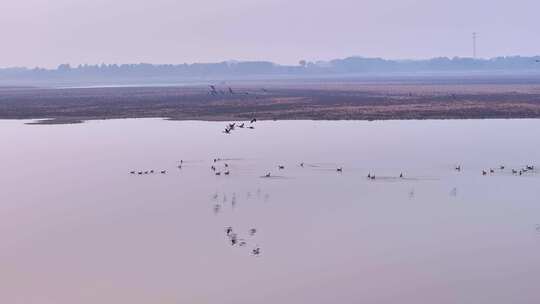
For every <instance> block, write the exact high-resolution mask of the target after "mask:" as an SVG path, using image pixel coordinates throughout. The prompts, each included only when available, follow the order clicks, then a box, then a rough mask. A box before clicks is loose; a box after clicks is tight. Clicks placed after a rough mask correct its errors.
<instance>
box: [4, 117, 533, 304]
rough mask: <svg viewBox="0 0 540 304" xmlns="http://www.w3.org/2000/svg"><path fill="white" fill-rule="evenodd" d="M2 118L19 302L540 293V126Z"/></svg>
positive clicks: (13, 290) (392, 299)
mask: <svg viewBox="0 0 540 304" xmlns="http://www.w3.org/2000/svg"><path fill="white" fill-rule="evenodd" d="M0 124H1V126H0V138H1V140H3V142H4V145H3V149H2V152H1V153H2V160H3V166H4V168H3V169H4V171H6V172H10V174H4V175H0V184H2V185H3V189H2V191H0V202H1V204H0V239H2V240H3V241H2V243H1V244H0V261H2V262H1V263H2V274H0V279H1V280H2V282H4V284H5V286H7V288H4V289H3V290H2V292H1V293H0V301H1V302H2V303H4V302H5V303H31V302H39V303H45V302H50V299H54V300H55V301H54V302H55V303H59V304H64V303H66V304H67V303H81V304H90V303H95V302H107V301H114V302H118V303H137V304H138V303H150V302H155V301H156V299H159V300H162V301H163V302H171V303H173V302H174V303H194V302H197V303H263V304H265V303H281V302H285V303H292V302H294V303H328V302H330V301H332V300H335V297H336V295H339V298H340V300H342V301H343V302H344V303H358V302H366V303H383V304H386V303H388V304H390V303H398V302H404V303H405V302H406V303H418V302H430V303H449V302H460V303H483V302H490V303H494V304H503V303H506V302H505V300H507V299H512V300H514V302H516V303H518V302H520V303H536V302H539V301H540V298H539V296H536V293H530V292H525V293H523V292H522V291H523V288H524V287H523V286H530V288H531V290H533V288H534V286H533V285H530V284H531V283H530V282H535V278H537V277H538V276H540V261H539V260H538V250H540V247H539V246H540V244H539V243H538V239H537V238H536V235H535V234H533V235H532V236H531V227H533V228H534V229H535V232H538V233H540V224H537V223H538V215H539V214H540V205H539V204H538V197H540V189H539V187H538V182H539V181H540V176H539V174H538V171H537V168H536V165H537V164H538V163H539V161H540V146H539V145H538V144H535V143H531V142H530V140H529V136H528V135H527V134H530V130H539V129H540V121H528V120H508V121H507V120H504V121H502V120H501V121H458V122H456V121H441V122H433V121H422V122H414V121H411V122H391V121H389V122H307V121H306V122H257V124H258V126H257V129H255V130H253V131H249V132H243V131H241V130H237V129H235V130H234V131H233V132H232V133H233V134H231V135H226V134H222V133H221V132H220V131H221V127H222V123H207V122H204V123H203V122H167V121H160V120H121V121H104V122H91V123H88V124H82V125H76V126H51V127H36V126H24V125H23V124H22V123H19V122H14V121H12V122H2V121H0ZM238 129H239V128H238ZM493 130H499V131H498V132H496V134H494V132H493ZM463 134H468V136H466V137H464V136H462V135H463ZM522 134H525V135H527V136H525V135H522ZM179 138H180V139H181V140H179ZM261 138H264V140H261ZM299 139H302V140H299ZM501 141H503V142H505V143H506V144H505V145H501V144H500V143H501ZM403 142H407V143H408V144H407V145H403V144H402V143H403ZM141 143H143V144H144V145H145V146H148V147H159V148H158V149H150V150H148V149H147V150H145V149H140V145H141ZM360 143H361V144H360ZM426 143H429V144H426ZM104 146H107V147H109V148H108V149H107V150H103V147H104ZM517 146H519V147H527V148H521V149H515V147H517ZM456 147H457V148H456ZM529 147H530V148H529ZM458 148H459V149H458ZM179 156H181V160H180V161H178V159H179V158H180V157H179ZM218 156H219V158H218ZM29 164H31V165H29ZM279 166H283V168H282V169H280V168H279ZM503 166H504V168H503ZM73 168H78V169H79V170H73ZM340 168H343V169H342V170H341V171H342V172H340V173H339V174H337V172H339V171H338V169H340ZM490 169H493V172H491V170H490ZM482 170H485V171H486V176H483V175H482V174H481V172H482ZM161 171H166V174H160V172H161ZM227 171H228V172H229V175H226V174H225V172H227ZM50 172H54V174H50ZM218 172H219V173H220V175H218V176H215V173H218ZM520 172H521V175H520ZM139 173H140V174H139ZM267 173H270V176H269V177H265V176H266V174H267ZM368 176H369V178H367V177H368ZM372 177H373V178H372ZM458 190H459V195H458ZM270 201H271V203H266V202H270ZM186 231H187V232H190V233H181V232H186ZM307 253H309V254H307ZM252 257H259V258H252ZM493 269H498V270H499V269H502V270H500V271H504V273H505V274H508V275H505V276H498V275H497V274H494V273H493V271H492V270H493ZM435 274H436V275H435ZM403 277H407V278H408V279H407V280H403V279H402V278H403ZM463 277H467V280H463ZM103 278H107V279H106V280H104V279H103ZM89 285H92V286H95V289H92V290H91V291H89V290H88V288H87V286H89ZM320 286H324V288H320ZM448 286H452V288H448ZM486 290H489V291H490V292H489V293H487V292H486ZM90 293H91V294H90ZM521 294H523V298H519V295H521ZM25 295H28V297H30V295H31V296H32V297H31V298H28V297H26V296H25ZM516 297H518V298H517V299H516ZM448 299H451V301H450V300H448ZM520 300H522V301H520Z"/></svg>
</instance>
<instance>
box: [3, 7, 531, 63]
mask: <svg viewBox="0 0 540 304" xmlns="http://www.w3.org/2000/svg"><path fill="white" fill-rule="evenodd" d="M473 31H477V32H478V33H479V38H478V54H479V56H482V57H493V56H499V55H516V54H520V55H537V54H540V39H539V34H540V1H538V0H513V1H504V0H452V1H450V0H444V1H436V0H332V1H318V0H228V1H225V0H151V1H150V0H0V41H1V43H0V66H2V67H5V66H36V65H39V66H46V67H50V66H56V65H58V64H60V63H64V62H69V63H71V64H79V63H89V64H94V63H102V62H105V63H136V62H150V63H184V62H209V61H221V60H229V59H238V60H259V59H264V60H272V61H275V62H278V63H296V62H297V61H298V60H299V59H302V58H305V59H308V60H316V59H331V58H336V57H345V56H351V55H361V56H377V57H386V58H425V57H434V56H470V55H471V53H472V42H471V41H472V39H471V33H472V32H473Z"/></svg>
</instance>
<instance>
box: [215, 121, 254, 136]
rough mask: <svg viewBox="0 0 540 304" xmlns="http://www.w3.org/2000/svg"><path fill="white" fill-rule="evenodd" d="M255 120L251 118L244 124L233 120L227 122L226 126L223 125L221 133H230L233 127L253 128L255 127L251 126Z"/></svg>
mask: <svg viewBox="0 0 540 304" xmlns="http://www.w3.org/2000/svg"><path fill="white" fill-rule="evenodd" d="M255 122H257V119H256V118H253V119H251V120H250V121H249V125H248V126H246V125H245V123H238V124H237V123H236V122H233V123H230V124H228V125H227V126H225V130H224V131H223V133H225V134H231V131H233V130H234V129H235V128H240V129H243V128H248V129H255V127H254V126H253V124H254V123H255Z"/></svg>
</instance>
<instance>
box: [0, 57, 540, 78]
mask: <svg viewBox="0 0 540 304" xmlns="http://www.w3.org/2000/svg"><path fill="white" fill-rule="evenodd" d="M468 71H471V72H472V71H475V72H476V71H478V72H534V73H538V72H540V56H536V57H521V56H512V57H496V58H491V59H473V58H459V57H455V58H447V57H440V58H433V59H428V60H387V59H381V58H364V57H349V58H345V59H335V60H331V61H317V62H308V61H304V60H301V61H300V62H299V63H298V65H279V64H274V63H272V62H267V61H249V62H241V61H227V62H219V63H193V64H176V65H173V64H148V63H139V64H101V65H86V64H85V65H79V66H70V65H69V64H61V65H59V66H58V67H57V68H56V69H44V68H3V69H0V85H8V84H12V83H32V82H38V83H39V82H85V81H88V82H92V81H116V82H129V81H130V80H137V81H147V82H155V81H167V80H205V79H214V78H215V79H227V78H232V79H241V78H245V77H271V78H279V77H302V76H339V75H362V74H373V73H381V74H384V73H418V72H424V73H430V72H434V73H437V72H468Z"/></svg>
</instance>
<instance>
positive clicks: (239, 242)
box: [130, 88, 540, 256]
mask: <svg viewBox="0 0 540 304" xmlns="http://www.w3.org/2000/svg"><path fill="white" fill-rule="evenodd" d="M213 91H215V88H213ZM232 93H233V92H232V90H231V94H232ZM256 121H257V119H255V118H253V119H251V120H250V122H249V125H248V126H246V125H245V123H229V124H228V125H227V126H226V128H225V130H224V131H223V133H226V134H230V133H231V131H233V130H235V129H236V128H249V129H254V126H253V124H254V123H255V122H256ZM221 161H223V159H221V158H215V159H213V165H212V166H211V167H210V169H211V170H212V171H213V172H214V174H215V175H216V176H220V175H222V174H223V175H230V174H231V172H230V170H229V164H228V163H223V168H222V169H223V171H220V170H219V169H218V168H217V163H218V162H221ZM183 163H184V161H183V160H180V162H179V165H178V166H177V167H178V169H181V168H182V165H183ZM305 165H306V164H305V163H303V162H301V163H300V164H299V166H300V167H302V168H303V167H304V166H305ZM505 168H506V167H505V166H504V165H501V166H499V172H502V171H504V170H505ZM277 169H278V170H284V169H285V166H284V165H281V164H280V165H278V166H277ZM454 170H455V171H457V172H461V170H462V166H461V165H456V166H454ZM335 171H336V172H338V173H342V172H343V167H337V168H336V169H335ZM157 172H159V173H160V174H167V170H160V171H157V170H144V171H143V170H140V171H136V170H132V171H130V174H134V175H146V174H154V173H157ZM495 172H496V170H495V169H493V168H490V169H488V170H482V175H484V176H485V175H488V174H494V173H495ZM534 172H536V170H535V166H534V165H526V166H524V167H523V168H521V169H514V168H512V169H511V173H512V175H519V176H521V175H523V174H525V173H534ZM261 177H263V178H270V177H273V176H272V174H271V173H270V172H267V173H266V174H264V175H263V176H261ZM367 178H368V179H369V180H375V179H376V176H375V174H374V173H371V172H370V173H368V175H367ZM383 178H384V177H383ZM386 178H388V177H386ZM399 178H400V179H403V178H405V177H404V174H403V172H401V173H400V174H399ZM456 194H457V189H456V188H453V189H452V191H451V193H450V195H452V196H455V195H456ZM413 196H414V190H411V192H410V193H409V198H411V197H413ZM214 199H217V194H216V195H215V196H214ZM225 200H226V198H225V197H224V202H225ZM265 200H266V198H265ZM235 203H236V195H235V194H233V197H232V202H231V205H232V207H233V208H234V205H235ZM220 209H221V205H220V204H215V205H214V212H215V213H216V214H217V213H219V211H220ZM539 229H540V228H539ZM256 233H257V229H256V228H250V229H249V231H248V234H249V236H250V237H251V238H253V237H254V236H255V234H256ZM225 234H226V236H227V238H228V241H229V243H230V245H231V246H239V247H244V246H246V245H247V240H246V239H244V238H240V237H239V235H238V234H237V233H236V232H235V231H233V228H232V227H231V226H228V227H226V228H225ZM251 254H252V255H253V256H259V255H260V254H261V249H260V247H259V246H258V245H256V246H255V247H254V248H253V249H252V250H251Z"/></svg>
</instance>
